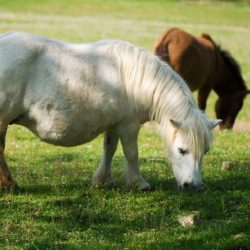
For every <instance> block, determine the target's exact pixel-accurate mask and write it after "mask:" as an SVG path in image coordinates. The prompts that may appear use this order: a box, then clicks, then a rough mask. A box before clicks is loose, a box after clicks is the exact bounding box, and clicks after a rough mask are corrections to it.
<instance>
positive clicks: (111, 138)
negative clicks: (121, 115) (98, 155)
mask: <svg viewBox="0 0 250 250" xmlns="http://www.w3.org/2000/svg"><path fill="white" fill-rule="evenodd" d="M118 140H119V136H118V134H117V132H116V131H113V130H110V131H107V132H105V134H104V142H103V155H102V159H101V161H100V163H99V166H98V168H97V170H96V172H95V174H94V175H93V180H92V184H93V185H94V186H108V187H112V186H115V182H114V181H113V179H112V177H111V162H112V158H113V156H114V154H115V151H116V149H117V144H118Z"/></svg>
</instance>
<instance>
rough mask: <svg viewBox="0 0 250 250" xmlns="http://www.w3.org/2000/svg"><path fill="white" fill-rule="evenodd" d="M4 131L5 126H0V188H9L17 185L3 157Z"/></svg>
mask: <svg viewBox="0 0 250 250" xmlns="http://www.w3.org/2000/svg"><path fill="white" fill-rule="evenodd" d="M6 131H7V127H5V128H2V127H0V187H1V189H2V190H10V189H13V188H16V187H17V184H16V182H15V181H14V179H13V178H12V175H11V172H10V170H9V168H8V165H7V163H6V160H5V157H4V149H5V137H6Z"/></svg>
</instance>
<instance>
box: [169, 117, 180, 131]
mask: <svg viewBox="0 0 250 250" xmlns="http://www.w3.org/2000/svg"><path fill="white" fill-rule="evenodd" d="M169 121H170V123H171V124H172V125H173V127H175V128H177V129H179V128H181V126H182V123H181V122H179V121H176V120H173V119H170V120H169Z"/></svg>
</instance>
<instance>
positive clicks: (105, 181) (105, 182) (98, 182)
mask: <svg viewBox="0 0 250 250" xmlns="http://www.w3.org/2000/svg"><path fill="white" fill-rule="evenodd" d="M92 186H93V187H105V188H116V187H117V186H116V183H115V181H114V180H113V179H112V178H111V177H110V178H97V177H96V176H93V179H92Z"/></svg>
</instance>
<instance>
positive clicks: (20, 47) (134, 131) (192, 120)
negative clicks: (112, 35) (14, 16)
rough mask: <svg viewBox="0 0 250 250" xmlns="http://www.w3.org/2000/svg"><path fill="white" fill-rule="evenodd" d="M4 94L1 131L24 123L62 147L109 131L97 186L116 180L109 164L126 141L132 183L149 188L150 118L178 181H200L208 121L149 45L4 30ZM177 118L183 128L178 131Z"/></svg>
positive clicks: (0, 49) (0, 59)
mask: <svg viewBox="0 0 250 250" xmlns="http://www.w3.org/2000/svg"><path fill="white" fill-rule="evenodd" d="M0 97H1V100H0V124H2V125H1V126H2V129H4V126H6V125H7V124H10V123H16V124H20V125H23V126H25V127H27V128H28V129H30V130H31V131H32V132H33V133H34V134H36V135H37V136H38V137H39V138H41V140H43V141H46V142H48V143H52V144H56V145H62V146H75V145H79V144H82V143H85V142H88V141H90V140H92V139H94V138H95V137H96V136H97V135H99V134H100V133H103V132H105V141H104V154H103V157H102V160H101V162H100V164H99V167H98V169H97V171H96V173H95V174H94V178H93V182H94V184H98V185H113V184H114V181H113V179H112V177H111V161H112V157H113V155H114V153H115V150H116V147H117V143H118V140H119V139H120V140H121V143H122V146H123V151H124V154H125V157H126V160H127V185H128V186H132V185H137V186H138V187H139V189H147V188H149V184H148V183H147V182H146V181H145V180H144V179H143V177H142V175H141V173H140V170H139V165H138V149H137V136H138V132H139V129H140V125H141V124H142V123H144V122H145V121H148V120H156V121H157V122H159V124H160V130H161V132H162V135H163V137H164V141H165V142H166V147H167V151H168V153H169V155H170V160H171V162H172V164H173V168H174V172H175V175H176V178H177V180H178V183H179V184H180V185H182V184H183V183H184V182H189V183H192V184H194V185H196V184H197V183H200V182H201V174H200V163H201V157H202V155H203V153H204V151H205V148H209V145H210V142H211V139H212V133H211V126H209V124H210V121H209V120H208V119H207V118H206V116H205V115H204V114H203V113H202V112H200V111H199V110H198V108H197V105H196V104H195V101H194V98H193V96H192V93H191V92H190V90H189V88H188V87H187V85H186V84H185V82H184V81H183V80H182V79H181V78H180V77H179V76H178V75H177V74H176V73H175V72H174V71H173V70H172V69H171V68H170V67H169V66H168V65H167V64H165V63H163V62H161V61H160V60H159V59H158V58H156V57H155V56H154V55H152V54H151V53H149V52H147V51H145V50H143V49H140V48H137V47H135V46H133V45H131V44H128V43H125V42H121V41H109V40H107V41H101V42H97V43H92V44H69V43H63V42H57V41H53V40H49V39H45V38H42V37H39V36H34V35H30V34H25V33H16V32H14V33H7V34H4V35H2V36H1V37H0ZM171 118H174V119H176V120H178V121H180V122H181V124H182V125H183V126H181V128H178V129H177V128H175V127H174V126H172V125H171V123H170V122H169V120H170V119H171ZM179 144H182V145H179ZM184 144H185V145H184ZM181 146H185V147H187V148H188V150H189V152H190V155H189V158H187V157H186V158H185V159H181V160H180V159H179V158H178V157H179V155H178V153H177V152H176V150H177V147H181ZM198 163H199V164H198ZM180 169H181V170H180Z"/></svg>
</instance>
